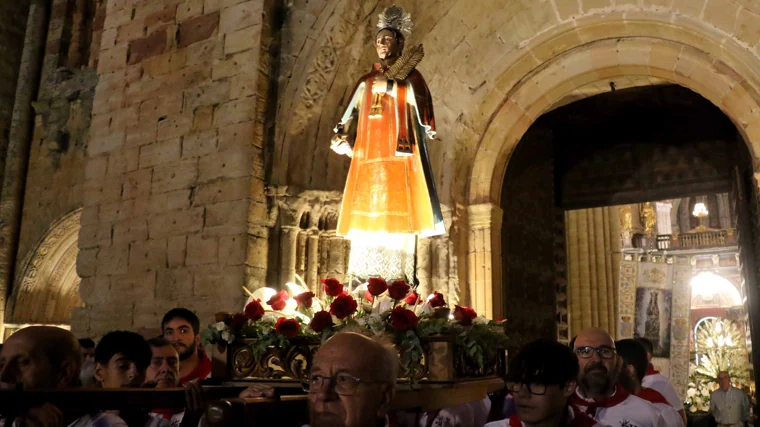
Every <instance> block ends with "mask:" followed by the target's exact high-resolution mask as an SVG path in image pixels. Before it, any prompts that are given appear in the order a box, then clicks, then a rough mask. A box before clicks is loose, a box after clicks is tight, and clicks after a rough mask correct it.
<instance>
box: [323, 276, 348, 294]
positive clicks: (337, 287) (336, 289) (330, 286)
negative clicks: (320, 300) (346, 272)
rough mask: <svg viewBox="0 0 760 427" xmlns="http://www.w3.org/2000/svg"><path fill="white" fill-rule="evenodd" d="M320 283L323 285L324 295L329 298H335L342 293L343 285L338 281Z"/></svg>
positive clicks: (331, 280)
mask: <svg viewBox="0 0 760 427" xmlns="http://www.w3.org/2000/svg"><path fill="white" fill-rule="evenodd" d="M322 283H323V284H324V285H325V286H324V288H325V294H327V296H330V297H337V296H338V295H340V294H342V293H343V285H341V284H340V282H339V281H338V279H323V280H322Z"/></svg>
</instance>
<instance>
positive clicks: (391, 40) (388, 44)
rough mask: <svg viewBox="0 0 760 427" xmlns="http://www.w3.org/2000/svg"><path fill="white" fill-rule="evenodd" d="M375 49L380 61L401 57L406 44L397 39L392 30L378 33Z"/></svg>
mask: <svg viewBox="0 0 760 427" xmlns="http://www.w3.org/2000/svg"><path fill="white" fill-rule="evenodd" d="M375 49H376V50H377V56H378V57H379V58H380V59H390V58H395V57H399V56H401V51H402V50H403V49H404V42H403V41H402V42H400V41H399V40H397V39H396V35H395V34H393V32H392V31H390V30H382V31H380V32H379V33H377V38H376V39H375Z"/></svg>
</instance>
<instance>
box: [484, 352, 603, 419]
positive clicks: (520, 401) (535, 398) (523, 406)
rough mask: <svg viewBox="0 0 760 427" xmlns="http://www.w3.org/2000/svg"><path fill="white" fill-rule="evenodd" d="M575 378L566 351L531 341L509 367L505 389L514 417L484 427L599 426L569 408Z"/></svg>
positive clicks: (572, 362)
mask: <svg viewBox="0 0 760 427" xmlns="http://www.w3.org/2000/svg"><path fill="white" fill-rule="evenodd" d="M577 375H578V360H577V359H576V358H575V356H574V355H573V351H572V350H570V348H568V347H566V346H564V345H562V344H560V343H558V342H556V341H549V340H538V341H533V342H532V343H530V344H528V345H526V346H525V347H523V348H522V350H520V352H519V353H518V354H517V356H516V357H515V358H514V359H513V360H512V362H511V363H510V364H509V374H508V375H507V389H508V390H510V391H511V392H512V393H514V400H515V406H516V408H517V413H516V414H514V415H512V416H511V417H510V418H509V419H505V420H501V421H495V422H491V423H488V424H486V426H487V427H507V426H509V427H587V426H588V427H591V426H601V424H598V423H597V422H596V421H594V420H593V419H591V418H590V417H588V416H586V415H585V414H583V413H580V412H579V411H577V410H576V409H574V408H573V407H572V406H571V405H569V399H570V397H571V396H572V395H573V393H574V392H575V387H576V377H577Z"/></svg>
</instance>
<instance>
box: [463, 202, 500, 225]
mask: <svg viewBox="0 0 760 427" xmlns="http://www.w3.org/2000/svg"><path fill="white" fill-rule="evenodd" d="M503 216H504V211H503V210H502V209H501V208H500V207H499V206H496V205H494V204H492V203H481V204H479V205H470V206H468V207H467V218H468V222H469V224H470V228H472V229H474V228H485V227H495V228H499V227H501V223H502V219H503Z"/></svg>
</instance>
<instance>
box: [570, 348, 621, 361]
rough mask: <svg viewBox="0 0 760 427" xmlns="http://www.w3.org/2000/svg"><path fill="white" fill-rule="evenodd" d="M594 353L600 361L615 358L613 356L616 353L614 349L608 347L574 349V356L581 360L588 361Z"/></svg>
mask: <svg viewBox="0 0 760 427" xmlns="http://www.w3.org/2000/svg"><path fill="white" fill-rule="evenodd" d="M594 352H596V353H597V354H598V355H599V357H600V358H602V359H612V358H613V357H615V354H617V352H616V351H615V349H614V348H612V347H609V346H601V347H591V346H585V347H578V348H576V349H575V354H576V355H578V357H580V358H581V359H590V358H591V356H593V355H594Z"/></svg>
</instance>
